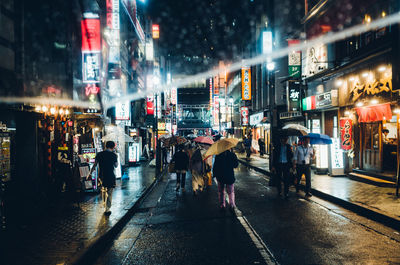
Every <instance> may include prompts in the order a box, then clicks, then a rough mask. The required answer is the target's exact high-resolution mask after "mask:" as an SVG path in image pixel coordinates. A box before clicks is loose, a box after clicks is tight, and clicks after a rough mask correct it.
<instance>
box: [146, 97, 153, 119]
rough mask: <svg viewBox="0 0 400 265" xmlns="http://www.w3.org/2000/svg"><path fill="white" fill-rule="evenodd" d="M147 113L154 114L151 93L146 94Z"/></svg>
mask: <svg viewBox="0 0 400 265" xmlns="http://www.w3.org/2000/svg"><path fill="white" fill-rule="evenodd" d="M146 105H147V115H154V97H153V95H150V96H147V102H146Z"/></svg>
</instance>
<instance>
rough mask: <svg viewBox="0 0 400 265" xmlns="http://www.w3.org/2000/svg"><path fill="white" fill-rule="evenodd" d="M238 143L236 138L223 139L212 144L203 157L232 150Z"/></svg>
mask: <svg viewBox="0 0 400 265" xmlns="http://www.w3.org/2000/svg"><path fill="white" fill-rule="evenodd" d="M238 143H239V140H238V139H236V138H224V139H221V140H218V141H216V142H215V143H213V144H212V145H211V146H210V148H209V149H208V150H207V152H206V153H205V155H204V157H206V158H207V157H209V156H212V155H219V154H221V153H223V152H225V151H226V150H229V149H232V148H233V147H235V146H236V145H237V144H238Z"/></svg>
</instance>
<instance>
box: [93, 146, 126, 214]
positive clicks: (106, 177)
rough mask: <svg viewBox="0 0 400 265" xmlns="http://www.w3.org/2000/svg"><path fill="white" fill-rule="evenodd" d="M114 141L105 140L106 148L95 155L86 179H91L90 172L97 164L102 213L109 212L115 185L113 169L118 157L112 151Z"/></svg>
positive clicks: (116, 164)
mask: <svg viewBox="0 0 400 265" xmlns="http://www.w3.org/2000/svg"><path fill="white" fill-rule="evenodd" d="M114 150H115V143H114V142H113V141H108V142H106V150H105V151H102V152H99V153H98V154H97V155H96V160H95V163H94V165H93V167H92V168H91V170H90V172H89V175H88V176H87V177H86V179H91V177H92V173H93V171H94V170H95V168H96V166H97V165H99V168H100V172H99V179H100V181H101V185H102V187H101V193H102V199H103V205H104V214H105V215H110V214H111V211H110V209H111V203H112V193H113V189H114V187H115V179H116V177H115V173H114V169H115V168H116V167H117V166H118V157H117V155H116V154H115V152H114Z"/></svg>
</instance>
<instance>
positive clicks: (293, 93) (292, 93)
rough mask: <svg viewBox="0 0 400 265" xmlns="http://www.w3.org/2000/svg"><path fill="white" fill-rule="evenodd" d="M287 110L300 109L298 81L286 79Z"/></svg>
mask: <svg viewBox="0 0 400 265" xmlns="http://www.w3.org/2000/svg"><path fill="white" fill-rule="evenodd" d="M287 94H288V95H289V96H288V97H287V99H288V102H287V105H288V111H289V112H291V111H299V110H300V82H293V81H288V86H287Z"/></svg>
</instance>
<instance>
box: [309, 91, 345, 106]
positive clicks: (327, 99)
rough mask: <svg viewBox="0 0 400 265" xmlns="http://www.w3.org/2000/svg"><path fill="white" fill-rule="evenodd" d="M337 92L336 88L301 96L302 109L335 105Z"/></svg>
mask: <svg viewBox="0 0 400 265" xmlns="http://www.w3.org/2000/svg"><path fill="white" fill-rule="evenodd" d="M337 93H338V91H337V90H331V91H330V92H326V93H322V94H319V95H316V96H311V97H306V98H303V101H302V105H303V110H313V109H322V108H327V107H331V106H333V105H337V102H335V101H336V100H335V99H337Z"/></svg>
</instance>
